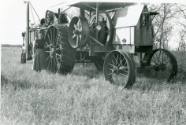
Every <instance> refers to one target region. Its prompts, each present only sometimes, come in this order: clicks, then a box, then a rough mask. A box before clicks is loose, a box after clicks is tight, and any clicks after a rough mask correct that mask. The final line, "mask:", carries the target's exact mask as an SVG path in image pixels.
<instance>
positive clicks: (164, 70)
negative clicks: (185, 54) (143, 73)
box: [150, 49, 174, 80]
mask: <svg viewBox="0 0 186 125" xmlns="http://www.w3.org/2000/svg"><path fill="white" fill-rule="evenodd" d="M150 65H151V67H152V69H153V70H152V72H151V74H150V75H151V77H155V78H157V79H167V80H169V79H170V77H171V74H172V73H173V71H174V62H173V58H172V56H171V55H170V52H168V51H165V50H163V49H159V50H157V51H155V52H154V53H153V55H152V57H151V59H150Z"/></svg>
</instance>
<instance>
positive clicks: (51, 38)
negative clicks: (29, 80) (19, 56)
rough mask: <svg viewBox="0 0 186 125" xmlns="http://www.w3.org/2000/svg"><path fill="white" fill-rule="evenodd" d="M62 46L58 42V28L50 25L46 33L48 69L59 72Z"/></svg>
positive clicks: (45, 49) (45, 48)
mask: <svg viewBox="0 0 186 125" xmlns="http://www.w3.org/2000/svg"><path fill="white" fill-rule="evenodd" d="M60 49H61V48H60V46H59V45H58V44H57V29H56V28H55V27H54V26H50V27H49V28H48V30H47V32H46V35H45V43H44V51H45V53H46V55H47V58H46V69H47V70H48V71H50V72H53V73H55V72H57V70H58V65H59V62H58V58H60V53H59V52H58V51H59V50H60Z"/></svg>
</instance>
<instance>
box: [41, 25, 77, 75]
mask: <svg viewBox="0 0 186 125" xmlns="http://www.w3.org/2000/svg"><path fill="white" fill-rule="evenodd" d="M67 44H68V29H67V27H65V26H62V27H60V28H59V29H57V28H55V27H54V26H50V27H49V28H48V30H47V32H46V36H45V44H44V51H45V52H46V53H47V59H46V63H47V64H46V69H47V70H48V71H50V72H53V73H56V72H59V73H62V74H66V73H69V72H70V71H72V69H73V66H74V60H75V59H74V51H72V49H71V48H70V47H69V46H68V45H67Z"/></svg>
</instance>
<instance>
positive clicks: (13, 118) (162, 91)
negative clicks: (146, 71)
mask: <svg viewBox="0 0 186 125" xmlns="http://www.w3.org/2000/svg"><path fill="white" fill-rule="evenodd" d="M20 52H21V49H20V48H10V47H9V48H8V47H2V57H1V60H2V62H1V124H5V125H8V124H9V125H13V124H16V125H17V124H18V125H25V124H28V125H33V124H34V125H59V124H61V125H172V124H174V125H185V124H186V84H185V76H184V75H183V73H184V70H180V69H184V68H179V71H180V73H179V75H178V77H177V78H176V80H175V81H174V82H173V83H166V82H164V81H160V80H156V79H150V78H146V77H143V76H141V75H140V76H139V77H138V78H137V81H136V83H135V84H134V86H133V87H132V88H131V89H129V90H126V89H121V88H119V87H117V86H114V85H112V84H110V83H109V82H107V81H105V80H104V76H103V74H102V73H100V72H98V71H97V70H96V69H95V67H94V66H93V65H91V64H85V65H80V64H77V65H76V66H75V68H74V70H73V72H72V73H71V74H68V75H66V76H63V75H59V74H56V75H53V74H50V73H48V72H46V71H42V72H40V73H37V72H34V71H33V70H32V68H31V64H32V62H27V63H26V64H20ZM175 54H176V55H179V54H178V53H175ZM176 57H177V59H178V60H179V61H178V62H179V65H180V63H182V66H186V61H185V64H183V63H184V62H183V61H181V62H180V60H181V59H183V58H182V57H181V56H176ZM185 69H186V68H185ZM180 79H181V80H180Z"/></svg>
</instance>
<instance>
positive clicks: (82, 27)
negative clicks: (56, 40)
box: [69, 17, 89, 48]
mask: <svg viewBox="0 0 186 125" xmlns="http://www.w3.org/2000/svg"><path fill="white" fill-rule="evenodd" d="M88 33H89V29H88V22H87V20H86V19H85V18H83V17H74V18H72V20H71V22H70V26H69V44H70V46H71V47H72V48H77V47H82V46H84V45H85V44H86V41H87V37H88Z"/></svg>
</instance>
